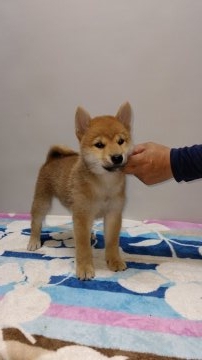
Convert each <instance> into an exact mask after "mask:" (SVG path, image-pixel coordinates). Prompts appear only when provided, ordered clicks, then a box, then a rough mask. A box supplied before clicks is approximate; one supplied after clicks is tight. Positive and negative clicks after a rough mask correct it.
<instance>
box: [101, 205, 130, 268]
mask: <svg viewBox="0 0 202 360" xmlns="http://www.w3.org/2000/svg"><path fill="white" fill-rule="evenodd" d="M121 221H122V214H121V213H117V212H110V213H107V214H106V216H105V218H104V232H105V243H106V245H105V246H106V261H107V265H108V267H109V269H110V270H112V271H121V270H125V269H126V263H125V262H124V261H123V260H122V259H121V256H120V254H119V233H120V230H121Z"/></svg>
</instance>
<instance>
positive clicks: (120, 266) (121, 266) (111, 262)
mask: <svg viewBox="0 0 202 360" xmlns="http://www.w3.org/2000/svg"><path fill="white" fill-rule="evenodd" d="M107 265H108V268H109V269H110V270H111V271H123V270H125V269H126V268H127V266H126V263H125V261H123V260H122V259H121V258H111V259H107Z"/></svg>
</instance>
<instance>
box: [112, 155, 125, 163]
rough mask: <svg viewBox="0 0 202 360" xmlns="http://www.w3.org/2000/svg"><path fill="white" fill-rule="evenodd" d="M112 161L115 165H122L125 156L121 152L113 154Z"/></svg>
mask: <svg viewBox="0 0 202 360" xmlns="http://www.w3.org/2000/svg"><path fill="white" fill-rule="evenodd" d="M111 161H112V163H113V164H114V165H121V163H122V161H123V156H122V155H120V154H115V155H112V156H111Z"/></svg>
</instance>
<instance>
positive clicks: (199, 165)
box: [170, 145, 202, 182]
mask: <svg viewBox="0 0 202 360" xmlns="http://www.w3.org/2000/svg"><path fill="white" fill-rule="evenodd" d="M170 161H171V169H172V173H173V177H174V178H175V180H176V181H177V182H180V181H186V182H187V181H192V180H196V179H200V178H202V145H193V146H190V147H187V146H186V147H183V148H178V149H171V152H170Z"/></svg>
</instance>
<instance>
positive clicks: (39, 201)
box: [27, 183, 52, 251]
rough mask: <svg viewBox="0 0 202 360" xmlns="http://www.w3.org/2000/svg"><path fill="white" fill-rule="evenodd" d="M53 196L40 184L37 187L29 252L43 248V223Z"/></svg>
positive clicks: (32, 211)
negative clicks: (41, 236)
mask: <svg viewBox="0 0 202 360" xmlns="http://www.w3.org/2000/svg"><path fill="white" fill-rule="evenodd" d="M51 200H52V196H51V194H50V193H49V192H47V190H46V189H44V186H42V185H41V184H40V183H37V185H36V191H35V195H34V200H33V204H32V209H31V216H32V221H31V237H30V241H29V244H28V246H27V250H29V251H35V250H37V249H39V248H40V247H41V239H40V235H41V228H42V222H43V220H44V218H45V216H46V214H47V212H48V210H49V209H50V206H51Z"/></svg>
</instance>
